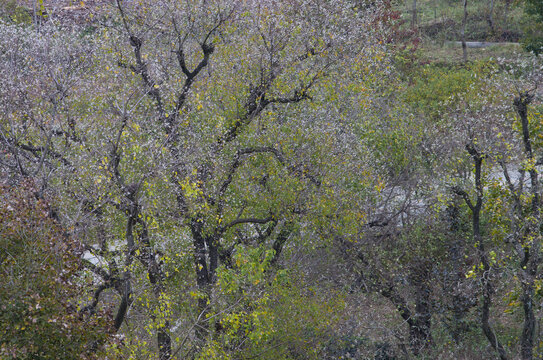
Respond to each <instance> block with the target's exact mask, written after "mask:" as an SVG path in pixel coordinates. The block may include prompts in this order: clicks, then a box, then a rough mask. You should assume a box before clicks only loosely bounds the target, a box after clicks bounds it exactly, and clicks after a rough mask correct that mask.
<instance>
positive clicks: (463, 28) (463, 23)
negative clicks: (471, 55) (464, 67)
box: [460, 0, 468, 63]
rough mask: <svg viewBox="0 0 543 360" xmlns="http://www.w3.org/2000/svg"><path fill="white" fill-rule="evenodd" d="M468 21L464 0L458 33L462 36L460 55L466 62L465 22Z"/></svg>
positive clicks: (465, 0) (466, 1)
mask: <svg viewBox="0 0 543 360" xmlns="http://www.w3.org/2000/svg"><path fill="white" fill-rule="evenodd" d="M467 21H468V0H464V18H463V19H462V30H461V31H460V34H461V36H462V57H463V59H464V63H466V62H468V49H467V46H466V23H467Z"/></svg>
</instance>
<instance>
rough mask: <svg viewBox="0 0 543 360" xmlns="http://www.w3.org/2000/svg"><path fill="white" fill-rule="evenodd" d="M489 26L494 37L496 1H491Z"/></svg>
mask: <svg viewBox="0 0 543 360" xmlns="http://www.w3.org/2000/svg"><path fill="white" fill-rule="evenodd" d="M488 26H489V27H490V32H491V33H492V34H493V35H494V32H495V30H494V0H490V13H489V14H488Z"/></svg>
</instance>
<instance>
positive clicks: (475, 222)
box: [456, 0, 507, 360]
mask: <svg viewBox="0 0 543 360" xmlns="http://www.w3.org/2000/svg"><path fill="white" fill-rule="evenodd" d="M465 1H466V0H464V4H465ZM466 150H467V151H468V153H469V154H470V156H471V158H472V159H473V163H474V166H475V190H476V194H477V197H476V201H475V203H473V201H471V199H470V198H469V196H468V194H467V193H466V192H465V191H462V190H459V189H456V193H457V194H459V195H462V197H463V198H464V201H465V202H466V204H467V205H468V207H469V208H470V210H471V214H472V231H473V242H474V245H475V246H476V248H477V253H478V255H479V260H480V261H481V264H482V265H483V276H482V279H481V283H482V287H483V305H482V308H481V328H482V330H483V333H484V334H485V336H486V338H487V339H488V341H489V342H490V345H491V346H492V347H493V348H494V350H496V351H497V352H498V354H499V356H500V359H501V360H507V353H506V352H505V349H504V347H503V346H502V344H501V343H500V341H499V340H498V337H497V336H496V333H495V332H494V330H493V329H492V326H491V325H490V308H491V306H492V295H493V289H492V283H491V281H490V273H491V271H492V268H491V266H490V263H489V261H488V258H487V255H486V251H485V246H484V242H483V238H482V236H481V208H482V205H483V196H484V192H483V191H484V189H483V183H482V177H481V176H482V175H481V170H482V164H483V159H484V155H481V154H480V153H479V152H478V151H477V149H476V148H475V145H474V144H473V143H470V144H468V145H466Z"/></svg>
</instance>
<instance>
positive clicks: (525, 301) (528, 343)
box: [513, 92, 541, 360]
mask: <svg viewBox="0 0 543 360" xmlns="http://www.w3.org/2000/svg"><path fill="white" fill-rule="evenodd" d="M532 100H533V95H531V94H528V93H527V92H526V93H521V94H520V95H519V96H518V97H517V98H516V99H515V101H514V103H513V104H514V106H515V109H516V110H517V113H518V114H519V116H520V121H521V125H522V138H523V143H524V154H525V156H526V158H527V159H528V160H530V161H531V162H534V154H533V150H532V144H531V137H530V130H529V122H528V105H529V104H530V103H531V101H532ZM528 172H529V174H530V182H531V187H530V192H531V195H532V199H531V200H532V203H531V216H530V217H529V218H528V220H527V222H528V228H527V231H526V233H525V235H524V239H523V241H522V244H523V247H524V258H523V259H522V261H521V268H522V269H523V275H524V276H523V279H521V281H522V298H521V300H522V305H523V309H524V326H523V329H522V336H521V341H520V343H521V358H522V359H523V360H531V359H532V358H533V348H534V340H535V327H536V320H535V314H534V300H533V299H534V295H535V289H534V287H535V284H534V280H535V278H536V276H537V272H538V268H539V263H540V261H541V257H540V250H541V245H540V238H541V232H540V224H541V219H540V217H541V216H540V194H539V179H538V174H537V171H536V169H535V167H534V166H532V167H531V168H530V169H529V171H528ZM534 239H535V240H534Z"/></svg>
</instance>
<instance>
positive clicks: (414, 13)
mask: <svg viewBox="0 0 543 360" xmlns="http://www.w3.org/2000/svg"><path fill="white" fill-rule="evenodd" d="M411 12H412V17H411V29H415V26H417V0H413V6H412V8H411Z"/></svg>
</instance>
